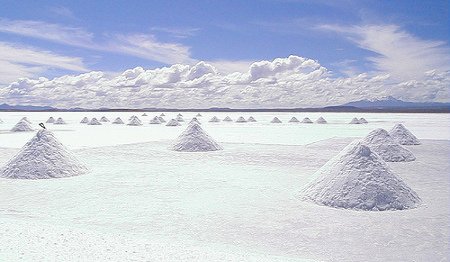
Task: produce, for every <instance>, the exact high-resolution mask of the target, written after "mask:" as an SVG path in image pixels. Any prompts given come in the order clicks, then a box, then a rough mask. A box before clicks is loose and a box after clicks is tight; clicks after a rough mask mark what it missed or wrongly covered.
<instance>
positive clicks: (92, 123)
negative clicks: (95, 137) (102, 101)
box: [88, 117, 102, 126]
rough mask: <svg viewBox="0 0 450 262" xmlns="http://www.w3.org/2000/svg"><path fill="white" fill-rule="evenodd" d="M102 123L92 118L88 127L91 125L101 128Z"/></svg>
mask: <svg viewBox="0 0 450 262" xmlns="http://www.w3.org/2000/svg"><path fill="white" fill-rule="evenodd" d="M101 124H102V123H100V122H99V121H98V120H97V118H95V117H94V118H92V119H91V121H89V123H88V125H90V126H99V125H101Z"/></svg>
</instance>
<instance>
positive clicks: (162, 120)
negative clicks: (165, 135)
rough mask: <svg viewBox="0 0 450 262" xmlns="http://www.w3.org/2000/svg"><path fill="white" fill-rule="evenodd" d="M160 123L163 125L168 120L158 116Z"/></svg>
mask: <svg viewBox="0 0 450 262" xmlns="http://www.w3.org/2000/svg"><path fill="white" fill-rule="evenodd" d="M158 119H159V122H161V123H165V122H166V120H165V119H164V118H163V117H162V116H158Z"/></svg>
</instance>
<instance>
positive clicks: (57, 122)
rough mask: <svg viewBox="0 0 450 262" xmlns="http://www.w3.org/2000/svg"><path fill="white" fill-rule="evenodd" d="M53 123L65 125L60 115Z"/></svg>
mask: <svg viewBox="0 0 450 262" xmlns="http://www.w3.org/2000/svg"><path fill="white" fill-rule="evenodd" d="M53 124H54V125H65V124H66V122H65V121H64V119H62V117H58V119H56V121H55V122H54V123H53Z"/></svg>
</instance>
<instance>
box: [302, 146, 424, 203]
mask: <svg viewBox="0 0 450 262" xmlns="http://www.w3.org/2000/svg"><path fill="white" fill-rule="evenodd" d="M301 194H302V198H303V199H305V200H309V201H313V202H315V203H317V204H319V205H326V206H331V207H337V208H347V209H356V210H371V211H383V210H402V209H409V208H414V207H416V206H417V205H418V204H419V203H420V202H421V200H420V198H419V196H418V195H417V194H416V192H414V191H413V190H412V189H411V188H410V187H408V185H406V184H405V183H404V182H403V181H402V179H401V178H400V177H398V176H397V175H395V174H394V173H393V172H392V171H391V169H390V168H389V166H388V165H387V164H386V163H385V162H384V161H383V159H382V158H381V157H380V156H379V155H377V154H376V153H375V152H373V151H372V150H371V149H370V148H369V147H368V146H366V145H364V144H363V143H361V142H358V141H355V142H353V143H351V144H350V145H348V146H347V147H345V148H344V150H342V151H341V152H340V153H339V154H338V155H337V156H335V157H333V158H332V159H331V160H330V161H328V162H327V163H326V164H325V165H324V166H323V167H321V168H320V169H319V170H318V171H317V172H316V173H315V179H314V180H313V181H312V182H310V183H309V184H308V185H307V186H306V187H305V188H304V189H303V190H302V192H301Z"/></svg>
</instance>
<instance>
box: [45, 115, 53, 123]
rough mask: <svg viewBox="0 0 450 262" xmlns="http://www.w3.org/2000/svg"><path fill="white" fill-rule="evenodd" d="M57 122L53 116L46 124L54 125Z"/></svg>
mask: <svg viewBox="0 0 450 262" xmlns="http://www.w3.org/2000/svg"><path fill="white" fill-rule="evenodd" d="M54 122H55V119H54V118H53V116H51V117H49V118H48V119H47V121H46V122H45V123H49V124H53V123H54Z"/></svg>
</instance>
